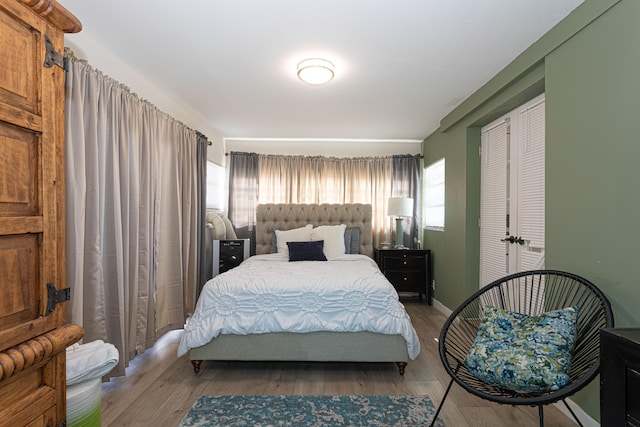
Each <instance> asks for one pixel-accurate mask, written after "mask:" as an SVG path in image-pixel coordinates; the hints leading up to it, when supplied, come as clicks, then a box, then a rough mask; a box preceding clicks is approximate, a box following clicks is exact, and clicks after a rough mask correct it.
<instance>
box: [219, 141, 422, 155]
mask: <svg viewBox="0 0 640 427" xmlns="http://www.w3.org/2000/svg"><path fill="white" fill-rule="evenodd" d="M209 145H211V142H209ZM224 155H225V156H229V153H224ZM411 155H412V154H409V156H411ZM416 155H417V156H418V157H420V158H421V159H424V156H423V155H422V154H416ZM392 156H402V154H392Z"/></svg>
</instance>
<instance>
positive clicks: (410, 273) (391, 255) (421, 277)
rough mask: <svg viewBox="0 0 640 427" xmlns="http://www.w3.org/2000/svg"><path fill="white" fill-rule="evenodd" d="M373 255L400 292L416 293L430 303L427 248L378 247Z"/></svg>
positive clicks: (429, 266) (429, 252)
mask: <svg viewBox="0 0 640 427" xmlns="http://www.w3.org/2000/svg"><path fill="white" fill-rule="evenodd" d="M373 256H374V259H375V261H376V263H377V264H378V266H379V267H380V270H381V271H382V273H383V274H384V275H385V277H386V278H387V279H388V280H389V281H390V282H391V284H392V285H393V287H394V288H395V289H396V291H397V292H398V293H399V294H400V293H407V292H411V293H416V294H418V298H419V299H420V300H422V295H424V296H425V298H426V300H427V303H428V304H429V305H431V303H432V292H431V290H432V287H431V283H432V280H431V251H430V250H429V249H379V248H375V249H374V251H373Z"/></svg>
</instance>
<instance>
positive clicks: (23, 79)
mask: <svg viewBox="0 0 640 427" xmlns="http://www.w3.org/2000/svg"><path fill="white" fill-rule="evenodd" d="M74 22H76V23H77V25H75V27H77V29H76V31H77V30H79V29H80V23H79V21H77V19H75V17H73V15H71V14H70V13H69V12H67V11H66V10H65V9H63V8H61V7H60V5H58V4H57V2H55V0H20V1H18V0H0V402H1V403H0V426H1V427H4V426H15V425H20V426H45V425H46V426H57V425H59V424H61V423H62V422H63V421H64V420H65V418H66V405H65V403H66V402H65V391H66V387H65V386H66V366H65V364H66V360H65V356H66V354H65V348H66V347H67V346H68V345H70V344H72V343H74V342H76V341H78V340H79V339H80V338H81V337H82V333H83V332H82V328H80V327H79V326H75V325H66V324H65V323H66V322H65V308H64V304H57V305H55V306H54V307H53V309H51V310H49V309H48V301H49V287H50V286H52V287H53V288H52V289H53V290H54V291H55V290H58V289H62V288H66V277H65V274H66V273H65V268H66V266H65V198H64V187H65V182H64V69H63V68H62V67H60V66H58V65H46V64H45V60H47V59H48V58H49V57H50V55H48V52H52V51H54V50H55V51H58V52H60V53H61V52H62V51H63V49H64V46H63V31H62V29H61V28H73V27H74ZM67 24H69V25H68V26H67ZM59 59H61V58H59ZM58 62H60V63H61V65H62V61H61V60H60V61H58ZM62 299H64V298H62Z"/></svg>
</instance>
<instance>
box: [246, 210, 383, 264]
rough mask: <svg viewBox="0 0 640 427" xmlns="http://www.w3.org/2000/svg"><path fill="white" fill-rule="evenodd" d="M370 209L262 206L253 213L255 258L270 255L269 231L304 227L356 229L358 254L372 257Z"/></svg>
mask: <svg viewBox="0 0 640 427" xmlns="http://www.w3.org/2000/svg"><path fill="white" fill-rule="evenodd" d="M371 219H372V210H371V205H365V204H360V203H353V204H344V205H338V204H322V205H302V204H300V205H295V204H263V205H258V209H257V211H256V254H268V253H270V252H271V234H272V233H273V230H290V229H292V228H298V227H304V226H305V225H307V224H313V226H314V227H315V226H318V225H338V224H346V225H347V227H358V228H360V253H361V254H363V255H368V256H370V257H373V240H372V231H371V224H372V222H371Z"/></svg>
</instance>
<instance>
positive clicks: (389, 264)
mask: <svg viewBox="0 0 640 427" xmlns="http://www.w3.org/2000/svg"><path fill="white" fill-rule="evenodd" d="M383 268H384V269H385V270H387V269H404V268H416V269H420V270H424V269H425V268H426V262H425V260H424V255H402V256H400V255H398V256H385V257H384V258H383Z"/></svg>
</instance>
